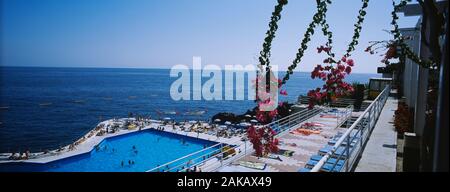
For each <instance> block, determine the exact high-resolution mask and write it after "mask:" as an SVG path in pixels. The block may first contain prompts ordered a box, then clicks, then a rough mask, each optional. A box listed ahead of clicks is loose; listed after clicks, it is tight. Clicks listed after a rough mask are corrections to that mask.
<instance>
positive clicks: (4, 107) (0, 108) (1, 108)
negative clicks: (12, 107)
mask: <svg viewBox="0 0 450 192" xmlns="http://www.w3.org/2000/svg"><path fill="white" fill-rule="evenodd" d="M8 109H9V107H7V106H3V107H0V110H8Z"/></svg>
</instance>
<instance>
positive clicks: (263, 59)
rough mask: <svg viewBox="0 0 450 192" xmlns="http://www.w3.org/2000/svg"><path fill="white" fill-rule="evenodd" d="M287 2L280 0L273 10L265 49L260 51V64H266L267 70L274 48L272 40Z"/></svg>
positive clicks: (264, 45) (264, 44)
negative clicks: (271, 50) (271, 51)
mask: <svg viewBox="0 0 450 192" xmlns="http://www.w3.org/2000/svg"><path fill="white" fill-rule="evenodd" d="M287 3H288V1H287V0H278V4H277V5H276V6H275V10H274V11H273V12H272V17H271V18H270V23H269V29H268V30H267V32H266V38H264V43H263V50H262V51H261V52H260V56H259V58H258V60H259V65H258V66H259V67H262V66H266V70H267V71H269V70H270V68H269V66H270V49H271V48H272V41H273V39H274V38H275V33H276V31H277V29H278V24H277V23H278V21H279V20H280V19H281V12H282V11H283V6H285V5H287ZM261 71H262V70H261Z"/></svg>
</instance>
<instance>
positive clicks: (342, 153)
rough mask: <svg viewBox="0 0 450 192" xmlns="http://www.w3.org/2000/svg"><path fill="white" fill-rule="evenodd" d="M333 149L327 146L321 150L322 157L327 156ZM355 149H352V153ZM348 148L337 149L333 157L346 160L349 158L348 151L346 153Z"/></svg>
mask: <svg viewBox="0 0 450 192" xmlns="http://www.w3.org/2000/svg"><path fill="white" fill-rule="evenodd" d="M332 148H333V146H331V145H326V146H325V147H324V148H322V149H320V150H319V154H320V155H325V154H327V153H328V152H329V151H330V150H331V149H332ZM352 148H353V147H350V152H351V150H352ZM346 150H347V149H346V147H344V146H340V147H338V148H337V149H336V151H334V154H333V157H342V158H345V157H347V151H346Z"/></svg>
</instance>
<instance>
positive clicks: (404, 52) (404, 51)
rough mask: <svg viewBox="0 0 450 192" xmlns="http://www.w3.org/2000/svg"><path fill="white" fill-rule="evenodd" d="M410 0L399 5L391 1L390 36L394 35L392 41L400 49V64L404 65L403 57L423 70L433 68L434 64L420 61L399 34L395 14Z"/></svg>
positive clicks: (429, 61) (402, 0) (403, 0)
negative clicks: (391, 27)
mask: <svg viewBox="0 0 450 192" xmlns="http://www.w3.org/2000/svg"><path fill="white" fill-rule="evenodd" d="M410 1H411V0H401V1H400V3H399V4H396V3H395V1H394V0H393V1H392V5H393V6H394V10H393V11H392V13H391V15H392V22H391V24H392V26H393V29H392V31H391V32H392V34H394V41H395V42H397V45H398V46H399V47H400V52H401V53H400V54H401V56H400V62H401V63H404V61H405V57H406V58H408V59H411V60H412V61H413V62H415V63H417V64H418V65H420V66H422V67H424V68H434V67H435V63H434V62H433V61H431V60H426V59H422V58H420V57H419V56H417V54H415V53H414V52H413V51H412V50H411V48H410V47H409V46H408V45H407V44H406V43H405V41H404V38H403V37H402V34H401V33H400V29H399V27H398V23H397V20H398V19H399V17H398V15H397V12H398V11H400V9H401V8H402V7H404V6H405V5H406V4H407V3H408V2H410Z"/></svg>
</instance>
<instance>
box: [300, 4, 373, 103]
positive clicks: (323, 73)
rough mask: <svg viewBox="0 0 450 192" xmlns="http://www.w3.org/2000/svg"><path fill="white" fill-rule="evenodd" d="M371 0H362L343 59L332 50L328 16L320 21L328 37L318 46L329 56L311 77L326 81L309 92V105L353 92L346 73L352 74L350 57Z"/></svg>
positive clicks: (320, 50)
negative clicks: (323, 43)
mask: <svg viewBox="0 0 450 192" xmlns="http://www.w3.org/2000/svg"><path fill="white" fill-rule="evenodd" d="M368 4H369V0H362V7H361V9H360V10H359V15H358V17H357V22H356V23H355V25H354V27H355V28H354V30H353V31H354V33H353V36H352V40H351V42H350V43H349V44H348V46H347V50H346V52H345V53H344V55H343V56H342V57H341V59H336V58H335V53H333V51H332V42H333V40H332V37H333V33H332V32H331V31H329V25H328V24H327V22H326V17H325V16H324V17H323V20H322V21H321V22H320V25H321V27H322V32H323V35H324V36H325V37H327V42H326V44H325V46H320V47H318V48H317V52H318V53H322V52H324V53H326V54H327V58H326V59H325V60H324V61H323V65H320V64H319V65H317V66H316V67H315V68H314V70H313V71H312V72H311V78H312V79H315V78H319V79H321V80H323V81H324V82H325V84H324V85H323V86H322V87H321V88H320V87H319V88H316V89H313V90H310V91H309V92H308V97H309V98H310V99H309V107H310V108H312V107H313V106H314V105H315V104H317V103H319V104H322V103H328V102H331V101H333V100H335V99H336V98H338V97H341V96H344V95H348V94H350V93H351V92H353V87H352V86H351V84H349V83H347V82H345V81H344V79H345V77H346V75H348V74H350V73H351V71H352V67H353V66H354V60H353V59H350V58H349V57H350V56H351V53H352V52H353V51H354V50H355V46H356V45H358V42H359V37H360V33H361V30H362V23H363V22H364V17H365V15H366V8H367V7H368Z"/></svg>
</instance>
